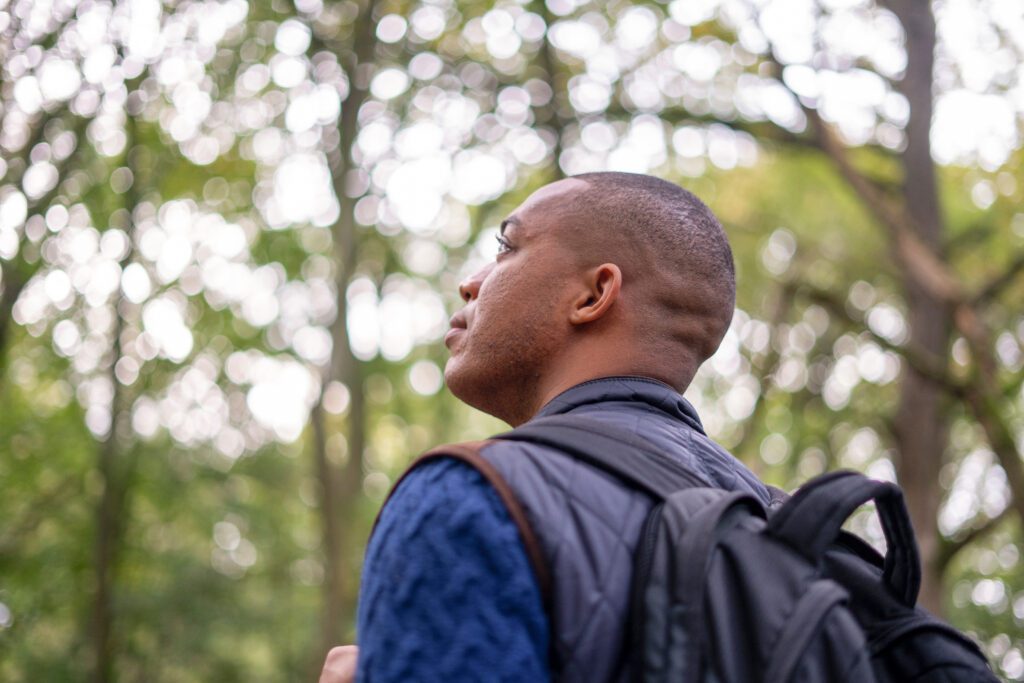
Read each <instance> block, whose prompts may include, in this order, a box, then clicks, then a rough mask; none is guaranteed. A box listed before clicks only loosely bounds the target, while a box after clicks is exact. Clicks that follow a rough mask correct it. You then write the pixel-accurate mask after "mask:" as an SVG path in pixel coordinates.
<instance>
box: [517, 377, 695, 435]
mask: <svg viewBox="0 0 1024 683" xmlns="http://www.w3.org/2000/svg"><path fill="white" fill-rule="evenodd" d="M598 403H618V404H633V405H634V406H635V407H637V408H639V409H644V408H653V409H655V410H657V411H660V412H663V413H665V414H667V415H669V416H670V417H673V418H675V419H677V420H681V421H683V422H685V423H687V424H688V425H689V426H690V427H692V428H693V429H695V430H697V431H698V432H700V433H701V434H704V433H705V432H704V426H703V425H702V424H701V421H700V418H699V417H698V416H697V411H696V410H694V408H693V406H692V405H691V404H690V402H689V401H687V400H686V399H685V398H683V396H682V394H680V393H679V392H677V391H676V390H675V389H673V388H672V387H670V386H669V385H667V384H665V383H664V382H660V381H658V380H656V379H651V378H649V377H633V376H617V377H601V378H599V379H592V380H588V381H586V382H583V383H582V384H577V385H576V386H574V387H572V388H571V389H566V390H565V391H563V392H562V393H561V394H559V395H558V396H556V397H555V398H553V399H551V400H550V401H548V403H547V404H546V405H545V406H544V407H543V408H541V409H540V412H538V413H537V415H536V416H535V417H545V416H547V415H561V414H564V413H568V412H571V411H573V410H575V409H576V408H579V407H580V406H592V405H594V404H598Z"/></svg>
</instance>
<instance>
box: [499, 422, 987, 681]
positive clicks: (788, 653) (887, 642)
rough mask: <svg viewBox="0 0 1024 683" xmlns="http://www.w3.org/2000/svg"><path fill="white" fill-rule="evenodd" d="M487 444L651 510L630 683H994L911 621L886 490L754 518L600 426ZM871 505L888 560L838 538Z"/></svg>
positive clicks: (924, 625) (904, 565) (952, 632)
mask: <svg viewBox="0 0 1024 683" xmlns="http://www.w3.org/2000/svg"><path fill="white" fill-rule="evenodd" d="M495 438H499V439H508V440H516V441H529V442H532V443H539V444H544V445H548V446H552V447H554V448H557V449H558V450H560V451H562V452H564V453H566V454H568V455H570V456H572V457H574V458H576V459H577V460H580V461H582V462H585V463H587V464H588V465H591V466H594V467H597V468H599V469H601V470H603V471H605V472H607V473H609V474H611V475H613V476H615V477H617V478H618V479H620V480H621V481H623V482H624V483H625V484H627V485H629V486H632V487H635V488H638V489H640V490H643V491H645V492H647V493H649V494H650V495H652V496H653V497H655V498H656V499H657V500H659V501H661V502H660V503H657V504H656V505H655V506H654V508H653V509H652V511H651V513H650V515H649V516H648V518H647V521H646V523H645V525H644V528H643V531H642V536H641V538H640V542H639V545H638V549H637V554H636V556H635V560H634V561H635V569H634V575H633V587H632V596H631V600H632V606H631V614H630V624H629V632H630V634H631V636H630V637H631V642H630V643H629V645H628V648H629V649H628V651H629V654H630V660H631V661H630V667H631V674H632V676H631V677H632V680H634V681H642V682H644V683H655V682H658V683H669V682H671V683H682V682H690V681H694V682H696V681H701V682H714V683H734V682H735V683H740V682H742V683H753V682H755V681H764V682H766V683H785V682H787V681H793V682H802V681H807V682H816V681H828V682H830V683H832V682H835V683H841V682H843V681H851V682H853V681H856V682H858V683H871V682H873V681H878V682H879V683H881V682H883V681H892V682H894V683H896V682H898V683H910V682H913V681H940V682H949V683H954V682H966V681H971V682H974V681H985V682H989V681H997V680H998V679H997V678H996V677H995V675H994V674H993V673H992V671H991V670H990V669H989V666H988V663H987V662H986V660H985V657H984V655H983V654H982V653H981V651H980V650H979V649H978V646H977V645H976V644H975V643H974V642H973V641H971V640H970V639H969V638H967V637H966V636H964V635H963V634H961V633H960V632H959V631H957V630H956V629H954V628H953V627H951V626H949V625H947V624H945V623H943V622H941V621H939V620H938V619H936V618H934V617H933V616H931V615H929V614H928V613H927V612H925V611H924V610H923V609H921V608H919V607H916V602H917V593H918V589H919V587H920V582H921V569H920V561H919V558H918V552H917V544H916V542H915V540H914V535H913V530H912V528H911V525H910V519H909V516H908V514H907V509H906V506H905V504H904V502H903V494H902V492H901V491H900V489H899V488H898V487H896V486H895V485H893V484H889V483H886V482H881V481H875V480H871V479H868V478H866V477H864V476H863V475H861V474H857V473H855V472H847V471H843V472H833V473H830V474H825V475H822V476H820V477H817V478H815V479H813V480H811V481H810V482H808V483H806V484H805V485H804V486H802V487H801V488H800V489H799V490H798V491H797V492H796V493H795V494H794V495H793V496H792V497H791V498H790V497H788V496H786V495H785V494H783V493H782V492H781V491H778V490H774V491H773V501H772V505H770V506H769V508H768V509H766V508H765V507H764V506H763V505H762V503H761V502H760V501H759V500H758V499H756V498H755V497H754V496H752V495H750V494H748V493H740V492H729V491H725V490H722V489H717V488H711V487H709V485H708V484H707V483H706V482H704V481H703V480H702V479H701V477H700V476H698V475H697V474H696V473H693V472H690V471H688V470H687V469H686V468H685V467H684V466H683V465H681V464H679V463H678V461H676V460H674V459H672V458H670V457H667V456H665V455H664V454H662V453H660V452H659V451H658V450H657V449H655V448H654V447H653V446H652V445H651V444H649V443H647V442H646V440H644V439H642V438H639V437H637V436H636V435H634V434H632V433H630V432H627V431H623V430H620V429H617V428H613V427H611V426H609V425H607V424H604V423H601V422H598V421H596V420H592V419H586V418H584V417H576V416H573V417H568V416H558V417H549V418H540V419H537V420H534V421H532V422H529V423H527V424H526V425H523V426H522V427H519V428H518V429H515V430H513V431H511V432H507V433H505V434H501V435H499V436H497V437H495ZM870 500H874V501H875V503H876V505H877V510H878V515H879V517H880V518H881V522H882V529H883V531H884V533H885V539H886V545H887V548H888V549H887V553H886V555H885V557H884V558H882V557H881V556H880V555H879V554H878V553H877V552H875V550H874V549H872V548H871V547H870V546H869V545H868V544H867V543H865V542H864V541H862V540H860V539H859V538H857V537H856V536H854V535H852V534H849V533H847V532H845V531H842V529H841V526H842V524H843V523H844V522H845V521H846V519H847V518H848V517H849V516H850V515H851V514H852V513H853V511H854V510H856V509H857V508H858V507H859V506H860V505H862V504H864V503H866V502H868V501H870Z"/></svg>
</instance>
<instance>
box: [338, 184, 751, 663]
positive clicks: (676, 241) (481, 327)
mask: <svg viewBox="0 0 1024 683" xmlns="http://www.w3.org/2000/svg"><path fill="white" fill-rule="evenodd" d="M499 244H500V247H499V252H498V255H497V258H496V260H495V262H494V263H491V264H489V265H487V266H486V267H485V268H483V270H481V271H480V272H478V273H477V274H475V275H473V276H472V277H470V278H469V279H467V280H466V281H465V282H463V283H462V285H461V286H460V288H459V289H460V293H461V294H462V298H463V299H464V300H465V302H466V305H465V307H464V308H463V309H462V310H461V311H459V312H458V313H456V314H455V315H454V316H453V317H452V320H451V325H452V329H451V331H450V332H449V333H448V334H447V336H446V337H445V344H446V346H447V347H448V348H449V350H450V352H451V358H450V359H449V361H448V364H447V366H446V368H445V379H446V382H447V385H448V387H449V389H451V391H452V393H453V394H454V395H455V396H457V397H458V398H460V399H461V400H463V401H465V402H466V403H468V404H469V405H471V406H473V407H475V408H478V409H480V410H483V411H484V412H487V413H489V414H491V415H494V416H496V417H499V418H501V419H502V420H504V421H506V422H508V423H509V424H510V425H512V426H513V427H517V426H519V425H522V424H523V423H525V422H527V421H529V420H531V419H532V418H534V417H538V416H547V415H557V414H563V415H571V416H579V417H580V419H582V420H587V419H589V420H595V419H596V420H600V421H601V422H602V423H605V424H607V425H611V426H616V427H618V428H619V429H620V430H628V431H629V432H631V433H633V434H635V435H636V436H637V437H638V438H639V439H642V440H643V441H644V442H645V443H650V444H652V445H653V446H654V447H656V448H657V449H658V450H660V451H661V452H662V453H664V454H666V455H668V456H671V457H673V458H676V459H677V460H678V461H679V462H681V463H682V464H683V465H684V466H686V467H688V468H690V469H691V470H693V471H695V472H697V473H698V474H700V475H701V476H702V477H704V478H705V480H707V481H708V482H710V483H712V484H713V485H715V486H719V487H721V488H725V489H739V490H745V491H750V492H752V493H754V494H755V495H756V496H758V497H759V498H761V499H762V500H763V501H764V502H766V503H767V502H768V500H769V495H768V492H767V490H766V489H765V487H764V486H763V485H762V484H761V483H760V482H759V481H758V480H757V479H756V477H754V476H753V475H752V474H751V473H750V472H749V471H748V470H747V469H746V468H744V467H743V466H742V465H741V464H740V463H739V462H738V461H736V460H735V459H734V458H733V457H732V456H730V455H729V454H728V453H726V452H725V451H724V450H723V449H721V448H720V447H718V446H717V445H715V444H714V443H713V442H711V441H710V440H709V439H708V438H707V436H706V435H705V434H704V431H703V428H702V427H701V425H700V421H699V419H698V418H697V415H696V413H695V412H694V410H693V408H692V407H691V406H690V405H689V403H687V402H686V401H685V399H683V398H682V396H681V395H680V394H681V392H683V391H684V390H685V389H686V387H687V386H688V385H689V383H690V381H691V380H692V378H693V376H694V374H695V373H696V371H697V368H698V367H699V366H700V365H701V363H703V362H704V361H705V360H706V359H707V358H708V357H709V356H711V354H712V353H714V351H715V350H716V349H717V348H718V345H719V343H720V342H721V339H722V337H723V336H724V335H725V332H726V330H727V329H728V326H729V323H730V321H731V318H732V314H733V306H734V298H735V282H734V273H733V262H732V255H731V252H730V249H729V245H728V241H727V240H726V237H725V235H724V233H723V231H722V229H721V226H720V225H719V223H718V221H717V220H716V219H715V217H714V216H713V215H712V213H711V212H710V210H709V209H708V208H707V207H706V206H705V205H704V204H703V203H701V202H700V200H698V199H697V198H696V197H694V196H693V195H692V194H690V193H688V192H686V191H685V190H682V189H681V188H679V187H678V186H676V185H673V184H671V183H668V182H665V181H663V180H659V179H657V178H653V177H650V176H643V175H635V174H626V173H597V174H586V175H581V176H575V177H572V178H568V179H566V180H562V181H559V182H556V183H553V184H551V185H548V186H546V187H543V188H541V189H540V190H538V191H537V192H535V193H534V194H532V195H531V196H530V197H529V198H528V199H527V200H526V201H525V202H524V203H523V204H522V205H521V206H520V207H519V208H517V209H516V210H515V211H514V212H513V213H512V214H511V215H510V216H509V217H508V218H507V219H506V220H505V221H504V222H503V223H502V229H501V236H500V237H499ZM653 502H654V501H652V500H651V499H650V498H649V497H648V496H647V495H646V494H643V493H641V492H639V491H636V490H633V489H630V488H628V487H626V486H625V485H624V484H622V483H621V482H619V481H618V480H616V479H614V478H612V477H610V476H609V475H607V474H605V473H603V472H599V471H597V470H596V469H593V468H589V467H587V466H585V465H582V464H580V463H578V462H576V461H574V460H572V459H571V458H569V457H568V456H566V455H565V454H563V453H561V452H558V451H556V450H554V449H551V448H547V447H543V446H540V445H537V444H531V443H523V442H509V441H494V442H487V443H486V445H484V446H482V447H478V448H477V450H475V451H473V453H471V454H470V455H467V456H466V457H464V458H463V459H461V460H460V459H456V458H449V459H444V458H442V459H436V460H432V461H430V462H427V463H425V464H423V465H421V466H419V467H417V468H415V469H413V470H412V471H411V472H410V473H408V474H407V476H406V477H404V479H403V480H402V481H401V482H400V483H399V484H398V485H397V487H396V489H395V490H394V492H393V494H392V496H391V498H390V499H389V500H388V502H387V503H386V505H385V506H384V509H383V511H382V514H381V517H380V520H379V524H378V526H377V528H376V531H375V533H374V536H373V539H372V541H371V543H370V546H369V548H368V551H367V557H366V562H365V565H364V572H363V585H362V591H361V595H360V605H359V615H358V634H359V647H358V651H357V650H356V649H355V648H351V647H350V648H347V649H340V648H339V649H336V650H335V651H332V655H331V657H330V658H329V659H328V663H327V667H326V668H325V671H324V678H322V679H321V681H323V682H324V683H326V682H327V681H331V682H333V681H346V680H351V679H352V669H353V668H356V671H357V673H356V675H355V677H356V678H357V679H358V680H360V681H366V682H368V683H376V682H378V681H389V682H390V681H449V682H450V681H547V680H560V681H581V682H583V681H585V682H587V683H590V682H598V681H614V680H621V679H622V678H624V676H625V673H626V671H625V668H624V667H625V663H626V658H627V654H628V653H627V646H626V633H625V624H626V621H627V614H628V609H629V604H628V599H629V585H630V577H631V573H632V554H633V549H634V548H635V547H636V545H637V542H638V537H639V533H640V528H641V525H642V523H643V521H644V519H645V517H646V515H647V513H648V511H649V510H650V508H651V506H652V505H653ZM357 657H358V661H357V662H356V661H355V660H356V658H357ZM332 669H333V671H335V672H343V673H332V672H331V670H332Z"/></svg>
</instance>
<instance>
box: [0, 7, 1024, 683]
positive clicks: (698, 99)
mask: <svg viewBox="0 0 1024 683" xmlns="http://www.w3.org/2000/svg"><path fill="white" fill-rule="evenodd" d="M1022 54H1024V9H1022V6H1021V4H1020V3H1019V1H1018V0H934V1H933V2H931V3H929V2H925V1H922V0H884V1H881V0H880V1H879V2H878V3H875V2H872V1H871V0H673V1H672V2H662V1H651V2H643V1H636V2H623V1H621V0H612V1H610V2H595V1H591V0H547V2H540V1H537V0H516V1H504V2H496V3H484V2H472V1H465V0H422V1H421V2H409V1H405V0H342V1H333V0H331V1H325V0H296V2H295V3H294V4H290V3H288V2H285V1H284V0H273V2H251V3H246V2H245V0H222V1H221V0H218V1H212V0H211V1H206V2H201V1H191V0H181V1H179V2H171V1H167V2H163V3H161V2H158V1H156V0H131V1H125V2H110V1H101V0H83V1H81V2H68V1H66V0H50V1H48V0H13V1H11V0H0V55H2V57H0V117H2V118H0V152H2V158H0V680H3V681H5V682H12V683H14V682H20V681H82V680H91V681H95V682H96V683H102V682H107V681H114V680H120V681H146V682H164V681H166V682H172V681H173V682H177V681H182V682H186V681H224V682H229V681H303V680H306V681H311V680H315V676H316V673H317V671H318V667H319V665H320V662H321V661H322V657H323V654H324V652H325V650H326V648H327V647H329V646H330V645H333V644H338V643H343V642H348V641H351V640H352V638H353V635H354V634H353V612H354V603H355V598H356V594H357V589H358V572H359V567H360V563H361V557H362V552H363V547H364V544H365V540H366V536H367V533H368V529H369V525H370V523H371V521H372V518H373V516H374V514H375V512H376V510H377V508H378V506H379V505H380V502H381V500H382V497H383V496H384V495H385V493H386V491H387V490H388V488H389V486H390V484H391V483H392V482H393V481H394V479H395V477H396V475H397V474H399V473H400V472H401V471H402V469H403V467H404V466H405V465H406V464H407V463H408V462H409V461H410V459H411V458H412V457H414V456H415V455H416V454H417V453H418V452H420V451H422V450H423V449H425V448H428V447H430V446H432V445H434V444H437V443H440V442H447V441H457V440H462V439H466V438H479V437H483V436H486V435H488V434H490V433H494V432H496V431H500V430H501V429H503V427H504V426H503V425H502V424H500V423H498V422H497V421H495V420H493V419H492V418H489V417H487V416H484V415H482V414H480V413H477V412H475V411H473V410H470V409H468V408H467V407H465V406H463V405H461V404H459V403H458V402H457V401H455V400H454V399H453V398H452V397H451V396H450V395H449V394H447V393H446V392H445V390H444V389H443V386H442V384H443V380H442V374H441V369H442V368H443V365H444V362H445V351H444V348H443V345H442V344H441V343H440V341H439V340H440V339H441V337H442V335H443V333H444V331H445V329H446V327H447V318H448V316H449V315H450V314H451V313H452V312H453V311H454V310H456V309H457V308H458V307H459V306H460V300H459V297H458V294H457V291H456V287H457V283H458V282H459V280H460V279H461V278H462V277H464V276H465V275H466V274H467V273H469V272H471V271H473V270H474V269H476V268H478V267H479V266H480V265H481V264H482V263H484V262H486V261H487V260H488V259H490V258H493V255H494V253H495V248H496V245H495V243H494V242H495V241H494V235H495V233H496V228H497V225H498V223H499V222H500V220H501V219H502V218H503V217H504V216H505V215H506V213H507V212H508V211H509V210H510V209H511V208H512V207H514V206H515V205H517V204H518V203H519V202H520V201H522V199H524V198H525V196H526V195H527V194H529V192H531V191H532V190H533V189H535V188H537V187H539V186H540V185H542V184H545V183H547V182H550V181H551V180H554V179H557V178H559V177H561V176H563V175H566V174H573V173H579V172H585V171H592V170H627V171H636V172H647V173H653V174H656V175H659V176H662V177H665V178H668V179H671V180H673V181H676V182H679V183H680V184H682V185H683V186H684V187H687V188H689V189H691V190H692V191H694V192H695V193H696V194H698V195H699V196H700V197H702V198H703V199H704V200H706V201H707V202H708V203H709V204H710V205H711V206H712V208H713V209H714V210H715V211H716V212H717V213H718V215H719V216H720V217H721V218H722V220H723V223H724V224H725V226H726V228H727V230H728V232H729V234H730V236H731V239H732V243H733V247H734V250H735V254H736V261H737V268H738V278H739V296H738V304H737V310H736V316H735V319H734V322H733V325H732V328H731V330H730V332H729V334H728V336H727V337H726V339H725V342H724V343H723V345H722V348H721V349H720V351H719V352H718V353H717V354H716V355H715V357H714V358H713V359H712V360H711V361H710V362H709V363H707V364H706V366H705V367H704V369H703V370H702V371H701V373H700V375H699V376H698V378H697V380H696V381H695V383H694V385H693V386H692V387H691V388H690V389H689V390H688V392H687V396H688V397H689V398H690V399H691V400H692V401H693V402H694V404H695V405H696V407H697V409H698V411H699V412H700V414H701V415H702V417H703V418H704V421H705V424H706V426H707V429H708V431H709V432H710V434H711V435H712V436H713V437H715V438H716V439H717V440H719V441H720V442H721V443H722V444H724V445H725V446H726V447H728V448H730V449H731V450H732V451H733V452H735V453H736V454H737V455H738V456H739V457H740V458H741V459H743V460H744V461H745V462H746V463H747V464H748V465H749V466H751V467H752V468H753V469H754V470H755V471H756V472H757V473H758V474H759V475H761V476H762V477H764V478H765V479H766V480H767V481H769V482H771V483H773V484H776V485H779V486H783V487H787V488H793V487H795V486H796V485H798V484H799V483H800V482H801V481H804V480H806V479H807V478H809V477H811V476H813V475H815V474H818V473H820V472H822V471H824V470H826V469H832V468H837V467H849V468H854V469H858V470H862V471H865V472H867V473H868V474H870V475H871V476H874V477H879V478H883V479H890V480H896V481H899V482H900V484H901V485H902V486H903V487H904V488H905V491H906V494H907V499H908V502H909V505H910V509H911V513H912V517H913V521H914V524H915V526H916V528H917V532H918V534H919V537H920V544H921V550H922V554H923V560H924V576H925V582H924V589H923V593H922V602H923V604H925V605H926V606H927V607H928V608H930V609H932V610H934V611H936V612H939V613H941V614H943V615H944V616H945V617H946V618H948V619H949V620H950V621H952V623H954V624H956V625H957V626H958V627H960V628H962V629H965V630H967V631H969V632H970V633H971V634H972V635H973V636H974V637H976V638H977V639H978V640H979V642H980V643H982V645H983V647H984V648H985V649H986V651H987V652H988V654H989V655H990V657H991V660H992V662H993V663H994V666H995V668H996V669H997V671H998V672H999V673H1000V675H1001V676H1003V677H1004V678H1006V679H1007V680H1021V679H1024V636H1022V633H1024V628H1022V625H1024V572H1022V569H1021V568H1022V566H1024V564H1022V562H1024V560H1022V559H1021V557H1020V553H1021V550H1020V549H1021V533H1022V521H1024V467H1022V460H1021V452H1022V446H1024V391H1022V382H1024V372H1022V364H1024V352H1022V344H1024V310H1022V306H1021V303H1020V302H1021V301H1022V299H1024V277H1021V276H1020V275H1021V271H1022V270H1024V212H1022V211H1021V209H1020V205H1021V197H1022V195H1024V155H1022V152H1021V145H1022V142H1021V139H1022V138H1021V136H1022V132H1024V127H1022V123H1024V79H1022V76H1024V69H1022V63H1024V61H1022V58H1021V57H1022ZM854 527H855V528H856V529H857V530H859V531H860V532H861V533H863V534H865V535H866V536H867V537H868V538H869V539H871V540H872V541H873V542H875V543H878V542H880V534H879V530H878V526H877V523H876V522H875V521H874V518H873V517H872V516H871V514H870V510H864V511H862V512H861V513H860V514H859V516H858V517H857V518H856V519H855V520H854Z"/></svg>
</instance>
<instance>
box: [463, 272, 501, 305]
mask: <svg viewBox="0 0 1024 683" xmlns="http://www.w3.org/2000/svg"><path fill="white" fill-rule="evenodd" d="M493 267H494V264H493V263H491V264H488V265H487V266H486V267H485V268H481V269H480V270H478V271H477V272H476V273H474V274H473V275H470V276H469V277H468V278H466V279H465V280H463V281H462V283H461V284H460V285H459V295H460V296H461V297H462V300H463V301H465V302H466V303H469V302H470V301H472V300H473V299H475V298H477V297H478V296H480V285H481V284H483V281H484V280H485V279H486V278H487V274H488V273H490V272H491V268H493Z"/></svg>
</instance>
